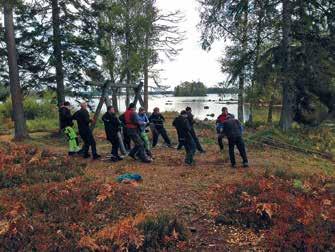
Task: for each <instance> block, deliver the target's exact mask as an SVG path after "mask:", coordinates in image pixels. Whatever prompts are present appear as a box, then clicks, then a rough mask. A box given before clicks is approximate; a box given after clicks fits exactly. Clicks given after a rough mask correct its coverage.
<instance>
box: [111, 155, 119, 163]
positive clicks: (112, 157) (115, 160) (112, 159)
mask: <svg viewBox="0 0 335 252" xmlns="http://www.w3.org/2000/svg"><path fill="white" fill-rule="evenodd" d="M110 160H111V161H112V162H118V161H120V160H118V159H117V157H114V156H111V158H110Z"/></svg>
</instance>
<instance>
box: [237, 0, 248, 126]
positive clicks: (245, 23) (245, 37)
mask: <svg viewBox="0 0 335 252" xmlns="http://www.w3.org/2000/svg"><path fill="white" fill-rule="evenodd" d="M248 7H249V0H245V1H244V13H243V19H242V22H243V27H242V29H243V31H242V32H243V35H242V36H243V37H242V57H243V59H245V56H246V53H247V49H248V11H249V8H248ZM242 64H243V65H245V63H244V62H242ZM244 82H245V66H243V68H242V70H241V73H240V76H239V84H238V109H237V110H238V120H239V121H241V122H244Z"/></svg>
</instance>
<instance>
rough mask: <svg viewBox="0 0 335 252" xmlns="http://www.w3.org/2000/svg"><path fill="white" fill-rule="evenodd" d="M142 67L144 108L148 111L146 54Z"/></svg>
mask: <svg viewBox="0 0 335 252" xmlns="http://www.w3.org/2000/svg"><path fill="white" fill-rule="evenodd" d="M146 40H147V39H146ZM146 46H147V45H146ZM143 68H144V69H143V72H144V93H143V96H144V109H145V111H148V108H149V67H148V56H147V55H146V56H145V59H144V66H143Z"/></svg>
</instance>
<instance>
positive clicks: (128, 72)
mask: <svg viewBox="0 0 335 252" xmlns="http://www.w3.org/2000/svg"><path fill="white" fill-rule="evenodd" d="M126 5H127V15H126V24H125V29H126V31H125V40H126V69H125V70H126V84H127V86H129V85H131V70H130V49H131V48H130V47H131V42H130V32H131V31H130V27H129V25H130V24H129V22H130V20H129V19H130V17H129V15H130V14H129V11H130V2H129V1H128V0H127V1H126ZM129 104H130V90H129V88H128V87H127V88H126V108H128V106H129Z"/></svg>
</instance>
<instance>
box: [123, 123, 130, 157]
mask: <svg viewBox="0 0 335 252" xmlns="http://www.w3.org/2000/svg"><path fill="white" fill-rule="evenodd" d="M123 144H124V147H125V148H126V150H127V151H129V150H130V137H129V136H128V132H127V128H123Z"/></svg>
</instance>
